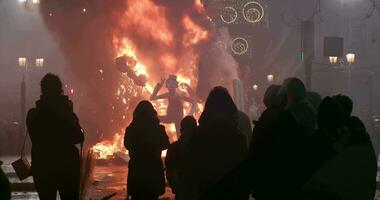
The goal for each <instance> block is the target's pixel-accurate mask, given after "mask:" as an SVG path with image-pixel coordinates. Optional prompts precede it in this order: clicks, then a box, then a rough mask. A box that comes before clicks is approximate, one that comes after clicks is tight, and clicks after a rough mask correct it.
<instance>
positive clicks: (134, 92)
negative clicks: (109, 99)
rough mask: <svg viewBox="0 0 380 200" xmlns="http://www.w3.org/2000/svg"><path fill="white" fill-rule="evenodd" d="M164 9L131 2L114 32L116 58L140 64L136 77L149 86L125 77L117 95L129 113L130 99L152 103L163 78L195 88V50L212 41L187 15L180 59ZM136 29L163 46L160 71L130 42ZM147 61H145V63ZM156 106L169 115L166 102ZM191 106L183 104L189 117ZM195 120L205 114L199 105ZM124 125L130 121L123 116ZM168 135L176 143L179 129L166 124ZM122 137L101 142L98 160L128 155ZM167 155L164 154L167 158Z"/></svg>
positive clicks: (145, 0) (148, 0) (144, 0)
mask: <svg viewBox="0 0 380 200" xmlns="http://www.w3.org/2000/svg"><path fill="white" fill-rule="evenodd" d="M194 8H195V10H196V11H198V12H199V13H202V12H204V7H203V4H202V2H201V0H195V1H194ZM165 11H166V10H165V8H164V7H162V6H158V5H156V4H155V3H154V1H153V0H139V1H135V0H130V1H128V8H127V10H126V11H125V12H124V13H123V15H122V18H121V19H120V27H119V28H120V30H119V29H115V31H114V33H113V40H112V44H113V47H114V49H115V55H116V56H117V57H118V56H123V55H126V56H129V57H132V58H133V59H135V60H136V61H137V64H136V65H135V67H134V69H133V70H134V71H135V73H136V75H145V76H146V77H147V78H148V79H147V83H146V84H145V86H144V87H138V86H135V85H133V82H131V81H129V78H128V76H125V75H123V76H122V80H121V83H120V85H119V87H118V88H117V90H116V91H115V98H116V99H117V100H118V101H120V103H121V105H123V106H124V107H125V108H126V110H127V111H128V112H132V111H131V110H130V107H129V106H130V102H131V98H135V97H137V98H142V99H149V96H150V94H151V93H152V92H153V89H154V86H155V84H156V83H157V82H158V81H160V78H164V77H165V76H167V75H168V74H176V75H177V79H178V82H180V83H185V84H186V85H188V86H190V87H192V88H195V86H196V81H195V80H196V77H195V75H194V74H195V69H196V64H197V60H198V55H197V54H196V53H195V50H194V48H195V46H196V45H197V44H199V43H200V42H201V41H203V40H206V39H207V38H208V37H209V33H208V32H207V31H206V30H204V29H203V28H202V27H200V26H198V25H197V24H196V23H195V22H194V21H192V19H191V18H190V17H189V16H187V15H185V16H184V17H183V19H181V23H182V26H183V28H184V30H185V31H186V32H185V34H184V35H183V37H182V41H181V42H182V45H183V46H184V47H186V49H187V51H186V52H184V53H183V55H182V56H177V55H178V52H176V51H177V50H176V48H170V47H172V46H173V44H174V42H175V41H174V33H175V32H174V31H173V32H172V31H171V30H170V29H169V26H168V22H167V19H166V15H165ZM131 29H133V30H134V31H135V32H137V33H135V34H140V35H143V36H144V38H147V39H149V41H151V40H152V39H153V41H155V42H156V44H155V45H157V46H163V51H162V52H161V53H160V54H159V55H157V58H154V59H152V60H155V61H156V62H160V63H161V64H162V65H163V66H159V67H160V69H162V70H158V69H157V68H156V67H157V66H154V65H153V64H152V60H146V59H145V58H144V57H143V56H142V55H140V54H142V53H141V52H140V51H138V50H139V49H138V45H137V44H138V43H136V41H133V40H131V38H132V37H129V36H128V35H127V34H124V33H125V32H126V31H128V30H131ZM144 59H145V60H144ZM179 91H180V92H182V93H184V94H185V95H188V96H190V94H188V93H186V89H184V88H181V87H180V88H179ZM152 104H153V106H154V107H155V109H156V110H157V112H158V114H159V115H166V109H167V105H168V101H167V100H157V101H153V102H152ZM190 107H191V105H190V103H184V113H188V111H189V110H190ZM196 107H197V113H196V116H199V115H200V112H201V111H202V110H203V105H202V104H200V103H198V104H197V105H196ZM113 109H114V108H113ZM122 119H123V120H124V121H126V120H130V119H128V117H126V116H125V115H123V117H122ZM164 125H165V127H166V131H167V132H168V135H169V137H170V140H171V141H175V140H177V135H176V134H174V133H175V131H176V129H175V126H174V124H164ZM122 138H123V137H122V135H121V134H119V133H116V134H115V135H114V137H113V140H111V141H102V142H100V143H98V144H96V145H94V146H93V150H94V152H95V153H97V155H98V158H102V159H106V158H110V157H113V155H114V154H115V153H117V152H124V153H127V151H126V150H125V148H124V146H123V139H122ZM165 155H166V152H163V153H162V156H165Z"/></svg>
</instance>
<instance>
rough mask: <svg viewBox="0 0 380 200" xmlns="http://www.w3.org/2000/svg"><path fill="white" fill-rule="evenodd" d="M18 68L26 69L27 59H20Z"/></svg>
mask: <svg viewBox="0 0 380 200" xmlns="http://www.w3.org/2000/svg"><path fill="white" fill-rule="evenodd" d="M18 66H20V67H26V58H25V57H20V58H18Z"/></svg>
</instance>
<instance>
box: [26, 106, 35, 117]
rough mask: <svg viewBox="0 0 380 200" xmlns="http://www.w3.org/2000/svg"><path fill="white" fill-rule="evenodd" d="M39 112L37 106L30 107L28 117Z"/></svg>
mask: <svg viewBox="0 0 380 200" xmlns="http://www.w3.org/2000/svg"><path fill="white" fill-rule="evenodd" d="M36 112H37V108H31V109H29V111H28V113H27V118H28V117H33V116H34V115H35V114H36Z"/></svg>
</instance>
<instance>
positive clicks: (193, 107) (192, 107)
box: [182, 96, 196, 115]
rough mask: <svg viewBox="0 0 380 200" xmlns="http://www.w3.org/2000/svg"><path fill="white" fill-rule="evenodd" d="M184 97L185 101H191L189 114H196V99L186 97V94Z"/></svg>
mask: <svg viewBox="0 0 380 200" xmlns="http://www.w3.org/2000/svg"><path fill="white" fill-rule="evenodd" d="M182 99H183V100H184V101H186V102H189V103H191V108H190V112H189V114H188V115H194V113H195V108H196V107H195V106H196V102H195V100H194V99H191V98H189V97H186V96H182Z"/></svg>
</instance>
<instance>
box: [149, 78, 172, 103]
mask: <svg viewBox="0 0 380 200" xmlns="http://www.w3.org/2000/svg"><path fill="white" fill-rule="evenodd" d="M164 83H165V79H161V82H159V83H157V85H156V87H154V90H153V92H152V94H151V95H150V100H151V101H154V100H158V99H164V98H167V96H168V95H167V93H165V94H162V95H158V92H159V91H160V90H161V88H162V86H163V85H164Z"/></svg>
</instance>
